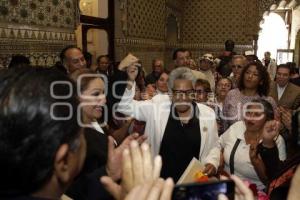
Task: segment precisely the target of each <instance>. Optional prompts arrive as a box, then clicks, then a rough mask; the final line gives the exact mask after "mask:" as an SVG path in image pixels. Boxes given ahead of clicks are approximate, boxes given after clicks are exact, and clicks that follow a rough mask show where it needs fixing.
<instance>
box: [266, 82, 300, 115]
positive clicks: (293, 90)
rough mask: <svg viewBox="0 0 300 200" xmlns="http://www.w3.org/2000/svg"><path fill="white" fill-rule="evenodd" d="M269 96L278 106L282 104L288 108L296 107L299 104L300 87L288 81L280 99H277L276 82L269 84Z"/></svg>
mask: <svg viewBox="0 0 300 200" xmlns="http://www.w3.org/2000/svg"><path fill="white" fill-rule="evenodd" d="M270 96H271V97H273V99H274V100H275V101H276V103H277V105H278V106H284V107H287V108H289V109H293V110H295V109H297V108H298V107H299V105H300V87H298V86H296V85H294V84H293V83H288V85H287V86H286V88H285V90H284V92H283V94H282V96H281V98H280V100H278V93H277V84H276V83H275V82H274V83H272V84H271V91H270Z"/></svg>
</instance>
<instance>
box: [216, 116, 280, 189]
mask: <svg viewBox="0 0 300 200" xmlns="http://www.w3.org/2000/svg"><path fill="white" fill-rule="evenodd" d="M245 131H246V125H245V123H244V121H238V122H236V123H234V124H233V125H231V126H230V127H229V129H227V131H226V132H225V133H224V134H223V135H221V137H220V139H219V143H220V148H221V149H224V153H223V155H224V161H225V169H224V170H225V171H226V172H227V173H230V167H229V159H230V154H231V151H232V148H233V146H234V144H235V142H236V140H237V139H241V142H240V144H239V146H238V148H237V150H236V152H235V155H234V174H235V175H237V176H238V177H240V178H241V179H244V180H249V181H250V182H252V183H255V184H256V185H257V188H258V189H260V190H262V189H264V188H265V185H264V184H263V183H262V182H261V181H260V179H259V177H258V175H257V174H256V171H255V169H254V166H253V165H252V163H251V160H250V156H249V150H250V144H246V141H245V135H244V133H245ZM276 145H277V148H278V151H279V159H280V160H285V159H286V149H285V142H284V139H283V138H282V137H281V136H280V135H279V137H278V138H277V140H276Z"/></svg>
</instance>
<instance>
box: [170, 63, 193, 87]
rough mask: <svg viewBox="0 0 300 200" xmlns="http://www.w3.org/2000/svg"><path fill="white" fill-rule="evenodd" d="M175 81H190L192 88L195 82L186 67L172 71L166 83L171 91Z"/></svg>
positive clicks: (191, 73)
mask: <svg viewBox="0 0 300 200" xmlns="http://www.w3.org/2000/svg"><path fill="white" fill-rule="evenodd" d="M177 79H183V80H190V81H192V84H193V87H194V85H195V82H196V78H195V76H194V74H193V72H192V70H191V69H189V68H187V67H178V68H176V69H174V70H172V72H171V73H170V75H169V82H168V86H169V88H170V89H173V87H174V81H175V80H177Z"/></svg>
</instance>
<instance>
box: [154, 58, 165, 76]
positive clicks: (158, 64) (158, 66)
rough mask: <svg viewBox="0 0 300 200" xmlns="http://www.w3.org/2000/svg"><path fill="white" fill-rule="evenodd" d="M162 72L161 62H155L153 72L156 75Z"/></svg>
mask: <svg viewBox="0 0 300 200" xmlns="http://www.w3.org/2000/svg"><path fill="white" fill-rule="evenodd" d="M162 71H163V65H162V61H161V60H156V61H155V62H154V64H153V72H154V73H155V74H157V75H159V74H161V73H162Z"/></svg>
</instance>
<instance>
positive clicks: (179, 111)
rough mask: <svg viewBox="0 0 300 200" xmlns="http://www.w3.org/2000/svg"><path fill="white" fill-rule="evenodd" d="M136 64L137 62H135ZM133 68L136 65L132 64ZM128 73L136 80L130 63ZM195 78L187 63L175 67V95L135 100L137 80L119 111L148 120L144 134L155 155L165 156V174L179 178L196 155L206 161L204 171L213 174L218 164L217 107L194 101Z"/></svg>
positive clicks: (171, 81)
mask: <svg viewBox="0 0 300 200" xmlns="http://www.w3.org/2000/svg"><path fill="white" fill-rule="evenodd" d="M132 66H134V64H133V65H132ZM133 68H134V67H133ZM127 72H128V77H131V78H129V79H130V80H134V79H135V77H134V76H132V73H131V66H128V69H127ZM194 82H195V78H194V76H193V74H192V73H191V70H190V69H188V68H185V67H181V68H177V69H175V70H173V71H172V73H171V74H170V77H169V87H170V89H172V91H173V93H172V97H170V96H169V95H165V94H158V95H156V96H155V97H154V98H153V99H151V100H147V101H135V100H133V96H134V93H135V82H134V81H131V84H128V86H127V89H126V90H125V92H124V95H123V97H122V100H121V102H120V103H119V105H118V109H117V110H118V111H119V112H121V113H123V114H125V115H129V116H131V117H134V118H136V119H137V120H140V121H145V122H146V128H145V134H146V135H147V136H148V142H149V143H150V146H151V151H152V153H153V155H157V154H160V155H161V156H162V161H163V168H162V174H161V175H162V177H172V178H173V179H174V181H177V180H178V179H179V178H180V176H181V175H182V173H183V172H184V170H185V169H186V167H187V166H188V164H189V162H190V161H191V159H192V158H193V157H196V158H198V159H199V160H200V162H201V163H203V164H204V165H205V170H204V172H205V173H207V174H208V175H214V174H215V173H216V169H217V168H218V166H219V160H220V150H219V149H218V147H217V146H218V135H217V124H216V119H215V114H214V111H213V110H212V109H211V108H209V107H207V106H205V105H202V104H196V103H194V101H193V94H194V89H193V84H194Z"/></svg>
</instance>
